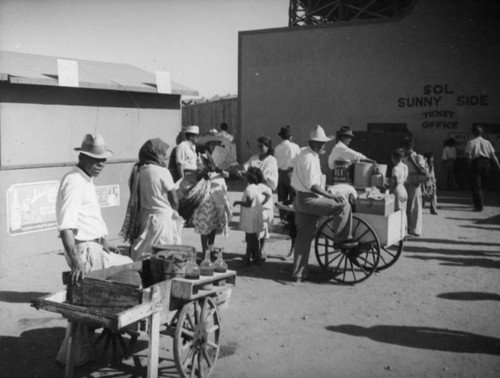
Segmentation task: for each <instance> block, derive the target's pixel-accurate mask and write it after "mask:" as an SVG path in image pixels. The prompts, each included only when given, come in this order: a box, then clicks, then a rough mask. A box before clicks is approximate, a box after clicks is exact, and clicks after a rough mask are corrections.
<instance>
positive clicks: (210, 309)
mask: <svg viewBox="0 0 500 378" xmlns="http://www.w3.org/2000/svg"><path fill="white" fill-rule="evenodd" d="M220 338H221V321H220V315H219V309H218V308H217V305H216V304H215V303H214V302H213V300H212V299H210V298H208V297H207V298H201V299H198V300H195V301H192V302H189V303H186V304H185V305H184V307H183V308H182V310H181V312H180V314H179V318H178V320H177V326H176V328H175V335H174V358H175V365H176V366H177V371H178V372H179V374H180V375H181V377H182V378H187V377H198V378H201V377H208V376H209V375H210V373H211V372H212V369H213V368H214V365H215V361H217V357H218V356H219V348H220Z"/></svg>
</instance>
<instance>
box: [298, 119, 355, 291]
mask: <svg viewBox="0 0 500 378" xmlns="http://www.w3.org/2000/svg"><path fill="white" fill-rule="evenodd" d="M333 139H334V138H330V137H327V136H326V134H325V131H324V130H323V128H322V127H321V126H319V125H316V126H315V127H314V128H313V129H312V130H311V132H310V135H309V146H308V147H306V148H304V149H303V150H302V151H301V152H300V154H299V155H298V156H297V157H296V158H295V160H294V165H293V173H292V180H291V183H292V187H293V188H294V189H295V192H296V196H295V201H294V207H295V225H296V226H297V237H296V241H295V252H294V259H293V272H292V279H293V280H294V281H295V282H301V281H304V280H305V279H306V278H307V270H308V266H307V264H308V260H309V252H310V249H311V242H312V239H313V237H314V232H315V230H316V225H317V222H318V219H319V217H322V216H334V217H335V226H336V228H335V232H336V234H335V238H334V241H335V244H336V245H338V246H339V247H343V248H351V247H354V246H355V245H356V243H355V242H353V241H352V210H351V206H350V205H349V203H348V202H347V201H346V200H345V198H344V197H343V196H336V195H332V194H330V193H328V192H327V191H326V190H325V189H324V188H323V187H322V172H321V166H320V160H319V155H321V154H324V153H325V144H326V143H327V142H330V141H331V140H333Z"/></svg>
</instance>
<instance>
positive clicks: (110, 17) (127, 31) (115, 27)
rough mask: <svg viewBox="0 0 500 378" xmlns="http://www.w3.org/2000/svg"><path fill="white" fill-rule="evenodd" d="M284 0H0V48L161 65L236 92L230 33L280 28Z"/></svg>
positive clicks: (192, 80)
mask: <svg viewBox="0 0 500 378" xmlns="http://www.w3.org/2000/svg"><path fill="white" fill-rule="evenodd" d="M288 4H289V0H0V50H7V51H16V52H22V53H31V54H39V55H50V56H57V57H64V58H73V59H85V60H96V61H103V62H113V63H127V64H131V65H134V66H137V67H140V68H142V69H144V70H146V71H150V72H154V71H155V70H164V71H169V72H170V74H171V79H172V80H173V81H176V82H178V83H180V84H183V85H186V86H188V87H190V88H193V89H196V90H198V91H199V92H200V95H201V96H205V97H212V96H214V95H216V94H218V95H227V94H236V93H237V77H238V76H237V75H238V31H245V30H257V29H267V28H277V27H286V26H287V23H288Z"/></svg>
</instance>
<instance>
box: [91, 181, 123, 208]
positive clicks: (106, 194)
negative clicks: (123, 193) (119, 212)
mask: <svg viewBox="0 0 500 378" xmlns="http://www.w3.org/2000/svg"><path fill="white" fill-rule="evenodd" d="M95 191H96V193H97V200H98V201H99V206H101V208H102V207H112V206H120V185H102V186H96V187H95Z"/></svg>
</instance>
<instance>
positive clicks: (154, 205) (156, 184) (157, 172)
mask: <svg viewBox="0 0 500 378" xmlns="http://www.w3.org/2000/svg"><path fill="white" fill-rule="evenodd" d="M168 149H169V145H168V144H167V143H165V142H164V141H163V140H161V139H160V138H154V139H150V140H148V141H147V142H146V143H144V145H143V146H142V147H141V149H140V151H139V162H138V163H137V164H135V165H134V167H133V168H132V172H131V174H130V179H129V188H130V199H129V203H128V208H127V214H126V218H125V222H124V224H123V227H122V230H121V232H120V235H121V236H123V238H124V239H125V240H128V241H129V242H130V244H131V253H130V257H132V259H133V260H134V261H137V260H141V259H143V258H145V257H147V256H149V255H151V254H152V252H153V245H157V244H181V232H182V224H183V219H182V218H181V217H180V216H179V214H178V213H177V208H178V206H179V201H178V199H177V192H176V186H175V184H174V181H173V179H172V175H171V174H170V171H169V170H168V168H167V160H168V154H167V152H168Z"/></svg>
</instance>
